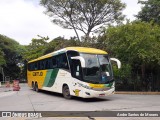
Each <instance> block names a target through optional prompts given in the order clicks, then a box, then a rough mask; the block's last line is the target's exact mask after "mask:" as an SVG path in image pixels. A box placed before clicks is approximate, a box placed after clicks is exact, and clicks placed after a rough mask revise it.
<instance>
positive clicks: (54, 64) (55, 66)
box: [51, 56, 57, 69]
mask: <svg viewBox="0 0 160 120" xmlns="http://www.w3.org/2000/svg"><path fill="white" fill-rule="evenodd" d="M51 68H52V69H54V68H57V61H56V57H55V56H53V57H52V67H51Z"/></svg>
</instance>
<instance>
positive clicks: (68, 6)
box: [40, 0, 125, 39]
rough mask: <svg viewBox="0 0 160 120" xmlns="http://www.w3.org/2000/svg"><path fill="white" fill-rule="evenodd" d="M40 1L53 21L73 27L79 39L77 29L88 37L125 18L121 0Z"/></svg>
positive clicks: (63, 25)
mask: <svg viewBox="0 0 160 120" xmlns="http://www.w3.org/2000/svg"><path fill="white" fill-rule="evenodd" d="M40 3H41V5H43V6H44V7H45V8H46V12H45V13H46V14H47V15H49V16H50V17H52V19H53V20H52V21H53V23H55V24H57V25H60V26H62V27H63V28H67V29H73V30H74V31H75V33H76V35H77V38H78V39H79V36H78V32H77V30H79V31H81V32H83V33H84V34H85V36H86V38H88V37H89V35H90V33H91V32H94V31H95V30H96V29H98V28H100V27H102V26H103V25H105V24H110V23H114V22H119V21H121V20H123V18H124V16H123V15H122V10H123V9H124V8H125V4H123V3H121V1H120V0H41V2H40Z"/></svg>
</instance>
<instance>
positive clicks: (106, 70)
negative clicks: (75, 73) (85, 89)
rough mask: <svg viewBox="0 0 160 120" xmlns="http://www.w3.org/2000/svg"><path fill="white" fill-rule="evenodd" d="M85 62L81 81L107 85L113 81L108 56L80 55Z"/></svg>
mask: <svg viewBox="0 0 160 120" xmlns="http://www.w3.org/2000/svg"><path fill="white" fill-rule="evenodd" d="M80 56H82V57H83V58H84V60H85V68H83V70H82V71H83V80H84V81H86V82H90V83H99V84H101V83H103V84H105V83H109V82H111V81H112V80H113V72H112V67H111V63H110V61H109V58H108V55H96V54H85V53H81V54H80Z"/></svg>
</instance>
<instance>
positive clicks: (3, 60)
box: [0, 48, 6, 66]
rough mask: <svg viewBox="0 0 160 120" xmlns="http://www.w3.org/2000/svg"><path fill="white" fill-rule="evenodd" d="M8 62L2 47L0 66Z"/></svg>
mask: <svg viewBox="0 0 160 120" xmlns="http://www.w3.org/2000/svg"><path fill="white" fill-rule="evenodd" d="M5 63H6V61H5V58H4V53H3V51H2V50H1V48H0V66H1V65H4V64H5Z"/></svg>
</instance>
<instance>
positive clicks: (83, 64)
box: [71, 56, 85, 68]
mask: <svg viewBox="0 0 160 120" xmlns="http://www.w3.org/2000/svg"><path fill="white" fill-rule="evenodd" d="M71 59H72V60H79V61H80V62H81V66H82V68H84V67H85V60H84V58H83V57H81V56H75V57H71Z"/></svg>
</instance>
